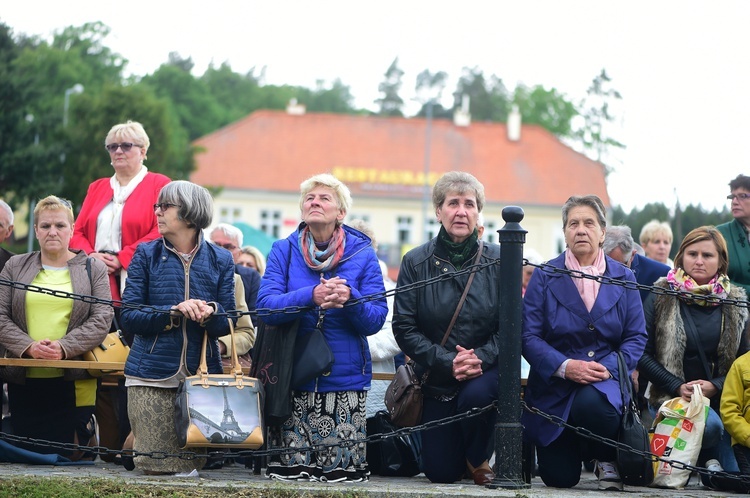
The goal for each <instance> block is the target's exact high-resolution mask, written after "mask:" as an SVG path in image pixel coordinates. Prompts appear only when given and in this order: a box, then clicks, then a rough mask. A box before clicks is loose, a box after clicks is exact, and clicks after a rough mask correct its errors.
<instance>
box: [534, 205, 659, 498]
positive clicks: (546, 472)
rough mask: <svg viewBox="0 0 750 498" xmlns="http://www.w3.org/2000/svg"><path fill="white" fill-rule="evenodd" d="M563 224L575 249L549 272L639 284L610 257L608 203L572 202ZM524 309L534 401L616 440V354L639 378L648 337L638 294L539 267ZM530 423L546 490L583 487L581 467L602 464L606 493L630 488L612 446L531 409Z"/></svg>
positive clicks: (568, 242) (618, 416)
mask: <svg viewBox="0 0 750 498" xmlns="http://www.w3.org/2000/svg"><path fill="white" fill-rule="evenodd" d="M562 219H563V231H564V233H565V243H566V247H567V248H566V250H565V252H564V253H563V254H561V255H560V256H558V257H557V258H555V259H553V260H551V261H550V262H549V263H548V264H549V265H550V266H553V267H556V268H561V269H567V270H576V271H579V272H583V273H586V274H588V275H593V276H599V275H603V276H606V277H610V278H614V279H618V280H629V281H632V282H635V277H634V276H633V274H632V272H630V271H629V270H628V269H627V268H626V267H625V266H623V265H622V264H620V263H618V262H617V261H615V260H613V259H611V258H609V257H607V256H605V255H604V252H603V251H602V248H601V246H602V244H603V242H604V234H605V231H606V223H607V220H606V218H605V209H604V205H603V203H602V201H601V199H599V198H598V197H597V196H595V195H586V196H581V197H578V196H574V197H570V198H569V199H568V200H567V201H566V202H565V205H564V206H563V209H562ZM523 304H524V311H523V315H524V316H523V318H524V319H523V338H522V341H523V355H524V357H526V359H527V360H528V362H529V364H530V365H531V372H530V374H529V379H528V384H527V387H526V394H525V400H526V403H527V404H528V405H529V406H533V407H535V408H538V409H539V410H541V411H542V412H545V413H548V414H551V415H556V416H558V417H561V418H562V419H564V420H566V421H567V422H568V423H569V424H572V425H574V426H576V427H585V428H586V429H588V430H590V431H592V432H593V433H594V434H598V435H600V436H603V437H606V438H610V439H614V438H615V437H616V435H617V431H618V428H619V426H620V419H621V417H622V408H623V407H622V399H621V395H620V387H619V382H618V378H617V377H618V374H617V372H618V370H617V352H618V351H620V352H622V354H623V357H624V358H625V362H626V363H627V368H628V372H629V373H632V371H633V370H634V369H635V367H636V364H637V363H638V360H639V359H640V357H641V353H642V352H643V348H644V346H645V344H646V338H647V335H646V325H645V321H644V318H643V307H642V305H641V298H640V295H639V294H638V291H637V290H629V289H625V288H624V287H622V286H618V285H607V284H604V285H602V284H601V283H600V282H599V281H597V280H593V279H586V278H573V277H571V276H570V275H568V274H564V273H556V272H554V271H553V270H548V269H541V270H540V271H535V272H534V274H533V275H532V277H531V281H530V282H529V285H528V287H527V288H526V294H525V296H524V300H523ZM523 425H524V428H525V436H526V438H528V439H529V440H530V441H532V442H533V443H534V444H535V445H536V447H537V458H538V462H539V474H540V477H541V478H542V481H544V483H545V484H546V485H547V486H553V487H558V488H570V487H573V486H575V485H576V484H578V481H579V480H580V477H581V461H582V460H597V465H596V469H595V471H596V474H597V476H598V477H599V489H602V490H604V489H618V490H621V489H622V481H621V479H620V476H619V472H618V471H617V466H616V465H615V464H614V460H615V449H614V448H612V447H609V446H606V445H602V444H599V443H595V442H594V441H590V440H588V441H587V440H583V439H581V438H579V436H577V435H576V433H575V432H573V431H571V430H569V429H563V428H562V427H559V426H557V425H555V424H553V423H550V422H548V421H546V420H545V419H543V418H541V417H540V416H538V415H535V414H532V413H529V412H525V413H524V414H523ZM584 443H586V444H584Z"/></svg>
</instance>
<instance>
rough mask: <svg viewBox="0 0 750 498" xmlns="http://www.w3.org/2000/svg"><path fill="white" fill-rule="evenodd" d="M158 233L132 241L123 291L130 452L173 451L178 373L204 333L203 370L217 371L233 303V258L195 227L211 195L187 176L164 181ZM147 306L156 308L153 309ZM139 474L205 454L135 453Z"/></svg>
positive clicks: (182, 465) (189, 369) (196, 463)
mask: <svg viewBox="0 0 750 498" xmlns="http://www.w3.org/2000/svg"><path fill="white" fill-rule="evenodd" d="M154 212H155V213H156V218H157V223H158V227H159V233H160V234H161V235H162V238H160V239H156V240H154V241H151V242H147V243H144V244H141V245H139V246H138V249H136V252H135V255H134V256H133V260H132V261H131V263H130V270H129V272H128V282H127V285H126V286H125V292H124V293H123V303H124V304H126V305H144V306H148V307H149V308H151V309H148V310H146V309H141V308H140V307H124V308H123V311H122V322H123V323H122V324H123V327H124V328H125V329H126V330H130V331H132V332H133V333H134V336H135V339H134V341H133V346H132V348H131V350H130V355H129V356H128V360H127V362H126V363H125V377H126V381H125V385H126V386H127V388H128V415H129V416H130V423H131V426H132V428H133V435H134V436H135V446H134V449H135V450H136V451H137V452H146V453H150V452H159V453H162V452H163V453H179V452H180V451H181V450H180V446H179V443H178V442H177V434H176V432H175V429H174V401H175V395H176V393H177V387H178V386H179V384H180V381H181V380H182V379H184V378H185V377H187V376H190V375H194V374H195V372H196V371H197V369H198V365H199V363H200V355H201V346H202V343H203V337H204V334H206V333H207V334H208V336H209V341H208V352H207V357H208V370H209V373H221V372H222V371H223V370H222V366H221V357H220V354H219V344H218V338H219V337H221V336H223V335H226V334H228V333H229V323H228V321H227V319H226V318H214V317H213V315H214V314H218V313H224V312H225V311H227V310H231V309H234V307H235V296H234V261H233V260H232V256H231V254H229V253H228V252H227V251H225V250H224V249H222V248H220V247H218V246H215V245H213V244H209V243H207V242H206V241H205V240H204V239H203V232H202V231H203V229H205V228H206V227H207V226H208V225H209V224H210V223H211V218H212V216H213V200H212V199H211V195H210V194H209V193H208V190H206V189H205V188H203V187H200V186H198V185H196V184H194V183H190V182H187V181H174V182H171V183H169V184H167V185H166V186H165V187H164V188H163V189H162V190H161V192H160V193H159V198H158V201H157V203H156V204H155V205H154ZM154 309H156V310H160V311H162V312H154ZM134 460H135V464H136V466H137V467H139V468H141V469H142V470H143V471H144V473H146V474H174V473H177V472H189V471H191V470H192V469H194V468H198V469H199V468H201V467H202V466H203V465H204V464H205V459H195V460H183V459H179V458H174V457H172V458H165V459H154V458H149V457H144V456H137V457H135V459H134Z"/></svg>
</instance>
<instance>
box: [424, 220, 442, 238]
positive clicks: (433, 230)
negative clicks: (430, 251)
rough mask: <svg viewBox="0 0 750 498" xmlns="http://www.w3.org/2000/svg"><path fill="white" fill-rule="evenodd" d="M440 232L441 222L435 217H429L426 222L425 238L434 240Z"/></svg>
mask: <svg viewBox="0 0 750 498" xmlns="http://www.w3.org/2000/svg"><path fill="white" fill-rule="evenodd" d="M438 232H440V223H439V222H438V220H436V219H435V218H434V217H433V218H428V219H427V220H426V222H425V238H426V240H432V239H434V238H435V237H437V234H438Z"/></svg>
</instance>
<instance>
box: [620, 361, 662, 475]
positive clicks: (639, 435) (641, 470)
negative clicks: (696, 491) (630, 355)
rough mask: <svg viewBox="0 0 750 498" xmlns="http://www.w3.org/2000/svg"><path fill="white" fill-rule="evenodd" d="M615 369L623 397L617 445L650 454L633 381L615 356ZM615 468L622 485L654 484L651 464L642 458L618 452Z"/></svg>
mask: <svg viewBox="0 0 750 498" xmlns="http://www.w3.org/2000/svg"><path fill="white" fill-rule="evenodd" d="M617 369H618V374H619V378H620V393H621V394H622V406H623V414H622V422H620V431H619V432H618V434H617V441H618V442H620V443H623V444H626V445H628V446H630V447H631V448H633V449H636V450H639V451H644V452H650V451H651V449H650V445H649V440H648V430H647V429H646V428H645V427H644V426H643V422H641V416H640V414H639V413H638V405H637V401H636V398H635V395H634V393H633V380H632V379H631V378H630V375H628V368H627V366H626V365H625V358H623V357H622V353H621V352H618V353H617ZM617 468H618V469H619V471H620V478H621V479H622V482H623V483H624V484H628V485H630V486H648V485H650V484H651V483H652V482H653V480H654V466H653V463H652V460H651V459H650V458H648V457H644V456H643V455H639V454H637V453H632V452H630V451H627V450H621V449H619V448H618V450H617Z"/></svg>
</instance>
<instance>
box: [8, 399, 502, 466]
mask: <svg viewBox="0 0 750 498" xmlns="http://www.w3.org/2000/svg"><path fill="white" fill-rule="evenodd" d="M493 409H495V410H496V409H497V403H492V404H489V405H487V406H485V407H483V408H472V409H471V410H468V411H466V412H463V413H457V414H455V415H451V416H450V417H445V418H442V419H438V420H433V421H431V422H426V423H424V424H421V425H417V426H414V427H403V428H401V429H396V430H395V431H392V432H386V433H379V434H374V435H371V436H367V437H366V438H364V439H349V440H345V441H341V442H338V443H326V444H316V445H314V446H300V447H294V448H274V449H269V450H239V451H231V452H229V451H213V450H211V448H208V449H209V450H211V451H209V453H196V452H194V451H181V452H179V453H165V452H158V451H157V452H138V451H133V450H115V449H110V448H107V447H105V446H81V445H79V444H75V443H59V442H56V441H47V440H44V439H33V438H26V437H21V436H16V435H13V434H8V433H5V432H0V439H3V440H6V441H10V442H16V443H29V444H35V445H37V446H44V447H48V448H55V449H60V450H68V451H75V450H80V451H84V452H87V453H94V454H96V455H120V456H133V457H135V456H145V457H148V458H153V459H155V460H163V459H165V458H179V459H182V460H195V459H196V458H206V457H207V456H211V457H233V458H237V457H268V456H275V455H285V454H290V455H291V454H294V453H302V452H321V451H324V450H326V449H328V448H338V447H351V446H357V445H361V444H366V443H380V442H382V441H385V440H386V439H392V438H396V437H402V436H408V435H410V434H413V433H415V432H421V431H426V430H430V429H434V428H435V427H442V426H445V425H449V424H453V423H456V422H459V421H461V420H466V419H469V418H473V417H477V416H479V415H481V414H483V413H485V412H487V411H489V410H493Z"/></svg>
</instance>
